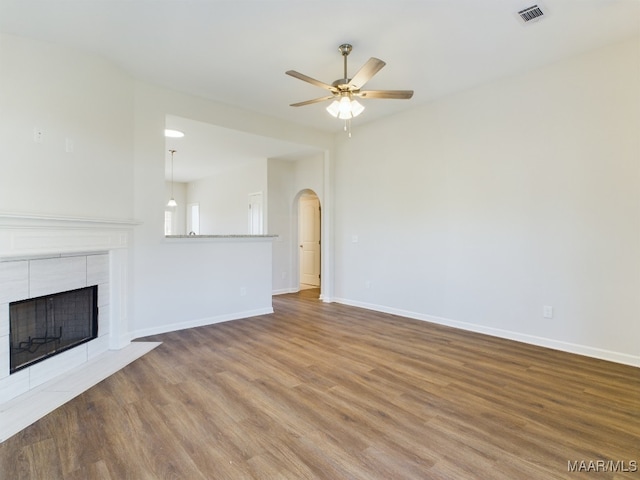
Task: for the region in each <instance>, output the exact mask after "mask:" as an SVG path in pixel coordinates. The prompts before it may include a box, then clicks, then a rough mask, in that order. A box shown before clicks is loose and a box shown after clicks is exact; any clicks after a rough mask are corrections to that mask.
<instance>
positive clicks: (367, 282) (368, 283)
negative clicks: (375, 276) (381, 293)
mask: <svg viewBox="0 0 640 480" xmlns="http://www.w3.org/2000/svg"><path fill="white" fill-rule="evenodd" d="M364 286H365V288H371V280H367V281H366V282H364Z"/></svg>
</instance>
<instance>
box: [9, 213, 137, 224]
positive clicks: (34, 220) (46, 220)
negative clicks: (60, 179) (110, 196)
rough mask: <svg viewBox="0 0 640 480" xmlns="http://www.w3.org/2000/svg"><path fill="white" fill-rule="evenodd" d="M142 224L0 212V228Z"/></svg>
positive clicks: (126, 221) (104, 219)
mask: <svg viewBox="0 0 640 480" xmlns="http://www.w3.org/2000/svg"><path fill="white" fill-rule="evenodd" d="M141 224H142V222H140V221H139V220H134V219H130V218H93V217H68V216H63V215H44V214H42V215H41V214H30V213H6V212H0V228H3V227H14V228H17V227H25V228H28V227H31V226H43V225H52V226H53V225H56V226H64V225H67V226H84V227H85V228H89V227H91V226H98V227H105V226H109V225H111V226H113V227H134V226H136V225H141Z"/></svg>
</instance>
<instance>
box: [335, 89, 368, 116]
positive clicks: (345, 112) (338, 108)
mask: <svg viewBox="0 0 640 480" xmlns="http://www.w3.org/2000/svg"><path fill="white" fill-rule="evenodd" d="M363 111H364V107H363V106H362V104H361V103H360V102H358V101H357V100H354V99H353V98H352V97H351V94H350V93H349V94H343V95H342V96H341V97H340V100H334V101H333V102H331V105H329V106H328V107H327V112H329V114H331V115H332V116H333V117H335V118H339V119H341V120H350V119H352V118H355V117H357V116H358V115H360V114H361V113H362V112H363Z"/></svg>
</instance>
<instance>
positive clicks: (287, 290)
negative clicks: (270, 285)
mask: <svg viewBox="0 0 640 480" xmlns="http://www.w3.org/2000/svg"><path fill="white" fill-rule="evenodd" d="M299 291H300V289H299V288H293V287H292V288H280V289H278V290H273V291H272V292H271V295H285V294H287V293H298V292H299Z"/></svg>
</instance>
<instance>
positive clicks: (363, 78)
mask: <svg viewBox="0 0 640 480" xmlns="http://www.w3.org/2000/svg"><path fill="white" fill-rule="evenodd" d="M385 65H386V63H385V62H383V61H382V60H380V59H379V58H375V57H371V58H370V59H369V60H367V63H365V64H364V65H363V66H362V68H361V69H360V70H358V73H356V74H355V76H354V77H353V78H352V79H351V81H350V82H349V89H350V90H359V89H361V88H362V87H363V85H364V84H365V83H367V82H368V81H369V80H370V79H371V77H373V76H374V75H375V74H376V73H378V72H379V71H380V69H381V68H382V67H384V66H385Z"/></svg>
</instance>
